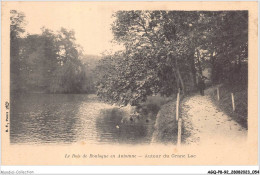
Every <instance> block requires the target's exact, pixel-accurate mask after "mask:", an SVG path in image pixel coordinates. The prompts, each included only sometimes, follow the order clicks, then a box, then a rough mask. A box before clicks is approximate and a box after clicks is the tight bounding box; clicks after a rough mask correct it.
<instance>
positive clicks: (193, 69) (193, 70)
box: [189, 53, 197, 89]
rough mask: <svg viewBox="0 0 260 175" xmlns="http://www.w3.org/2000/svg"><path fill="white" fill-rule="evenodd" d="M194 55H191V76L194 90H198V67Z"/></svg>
mask: <svg viewBox="0 0 260 175" xmlns="http://www.w3.org/2000/svg"><path fill="white" fill-rule="evenodd" d="M194 59H195V58H194V53H193V54H191V55H190V57H189V60H190V76H191V81H192V85H193V89H197V80H196V67H195V60H194Z"/></svg>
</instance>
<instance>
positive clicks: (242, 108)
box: [211, 84, 248, 129]
mask: <svg viewBox="0 0 260 175" xmlns="http://www.w3.org/2000/svg"><path fill="white" fill-rule="evenodd" d="M231 93H233V94H234V101H235V109H236V110H235V111H234V112H233V109H232V101H231ZM247 95H248V89H247V86H235V85H233V86H232V85H228V84H224V85H222V86H220V87H219V97H220V100H219V101H218V100H217V91H216V90H215V91H214V92H212V93H211V98H212V101H213V102H214V103H215V104H216V105H217V106H218V107H219V108H220V109H221V110H223V111H224V112H225V113H227V114H228V115H229V116H230V117H232V119H233V120H235V121H236V122H238V123H239V124H240V125H241V126H243V127H244V128H246V129H247V128H248V125H247V119H248V114H247V112H248V97H247Z"/></svg>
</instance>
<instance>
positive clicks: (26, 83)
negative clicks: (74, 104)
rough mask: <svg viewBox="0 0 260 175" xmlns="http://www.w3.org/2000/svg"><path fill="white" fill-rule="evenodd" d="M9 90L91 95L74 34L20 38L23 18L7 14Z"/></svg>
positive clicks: (45, 31)
mask: <svg viewBox="0 0 260 175" xmlns="http://www.w3.org/2000/svg"><path fill="white" fill-rule="evenodd" d="M11 14H12V17H11V89H12V90H13V91H16V92H17V91H23V92H24V91H25V92H50V93H83V92H93V88H92V89H91V84H93V82H92V80H90V78H89V76H88V75H86V70H85V69H86V68H87V67H86V66H85V65H84V64H83V63H82V62H81V58H82V57H83V55H82V51H81V50H80V46H79V45H77V44H76V40H75V33H74V31H69V30H66V29H64V28H61V30H60V31H58V32H57V33H55V32H53V31H51V30H49V29H46V28H42V34H40V35H38V34H35V35H27V36H25V37H22V36H21V33H22V32H24V28H23V27H22V26H23V24H24V22H23V21H24V17H25V16H24V15H23V14H22V13H18V12H17V11H11Z"/></svg>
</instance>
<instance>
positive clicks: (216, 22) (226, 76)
mask: <svg viewBox="0 0 260 175" xmlns="http://www.w3.org/2000/svg"><path fill="white" fill-rule="evenodd" d="M114 17H115V21H114V23H113V25H112V31H113V34H114V39H115V41H117V42H119V43H121V44H123V45H124V46H125V50H124V51H123V52H120V53H116V54H115V55H110V56H107V57H105V58H104V59H103V60H102V61H101V62H100V66H99V67H98V70H99V73H100V76H99V82H98V84H97V88H98V95H99V96H101V97H102V98H104V99H106V100H108V101H113V102H119V103H123V104H127V103H131V104H136V103H139V102H140V101H143V100H145V99H146V97H147V96H149V95H152V94H157V93H160V94H162V95H166V96H169V95H171V94H173V93H176V91H177V90H178V89H179V88H180V89H181V91H182V92H183V93H184V94H185V93H188V92H191V91H193V90H196V89H197V77H198V76H202V74H203V71H204V70H205V69H206V68H210V69H211V70H212V76H211V77H208V78H211V82H212V83H220V82H224V81H231V82H236V81H239V80H240V79H239V78H238V77H235V76H234V75H238V74H239V72H241V71H240V68H239V67H241V66H239V65H241V64H243V63H246V64H247V45H248V44H247V43H248V41H247V40H248V36H247V33H248V28H247V24H248V22H247V21H248V19H247V18H248V12H247V11H220V12H206V11H205V12H204V11H201V12H200V11H196V12H193V11H118V12H116V13H115V14H114ZM238 36H241V37H238ZM106 69H107V70H106ZM242 74H243V73H242ZM245 77H246V76H244V78H245Z"/></svg>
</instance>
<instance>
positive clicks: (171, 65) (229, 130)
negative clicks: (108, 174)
mask: <svg viewBox="0 0 260 175" xmlns="http://www.w3.org/2000/svg"><path fill="white" fill-rule="evenodd" d="M139 3H141V2H139ZM147 3H148V4H149V2H147ZM175 3H177V2H175ZM233 3H234V2H233ZM119 4H120V3H119ZM121 4H122V6H120V5H115V3H112V2H110V3H109V2H108V3H107V4H106V3H103V4H101V3H98V2H77V3H73V2H5V3H4V4H3V5H2V15H3V17H2V20H3V22H4V24H6V25H5V26H4V25H2V28H4V29H2V31H3V32H5V34H8V36H7V35H5V38H3V36H2V39H3V40H2V47H3V46H4V47H5V48H7V49H8V50H6V49H4V50H3V52H5V54H6V55H9V57H4V56H3V53H2V71H4V70H6V72H7V74H4V73H2V79H3V78H6V79H8V80H6V81H3V80H2V83H4V84H5V87H7V88H5V89H6V94H5V95H6V97H7V98H5V99H4V100H3V98H2V114H4V115H3V116H4V117H3V118H4V119H3V118H2V125H1V126H2V131H1V132H2V143H3V139H5V138H6V140H5V144H4V145H2V154H3V155H5V154H6V156H5V158H4V159H3V157H2V162H7V163H8V164H12V163H14V162H20V163H19V164H22V165H23V164H27V163H33V160H35V158H32V157H31V155H32V154H34V153H35V152H38V151H41V150H44V151H43V152H40V153H39V154H42V155H40V157H42V158H43V157H44V152H45V151H46V152H48V154H54V155H56V156H57V157H59V158H57V159H59V160H57V161H56V163H54V162H55V157H54V160H53V161H49V162H48V163H47V164H63V163H62V161H60V160H61V159H64V162H65V164H86V165H88V164H97V165H98V164H103V163H104V164H114V163H111V161H112V162H113V161H115V164H120V161H121V159H124V160H123V162H124V163H123V162H122V163H123V164H130V165H132V164H137V165H139V164H147V165H150V164H156V162H157V164H159V165H165V164H168V165H174V164H176V162H177V164H185V161H187V162H188V164H200V160H201V164H202V165H203V164H205V163H206V162H207V160H206V159H207V157H202V156H201V155H202V154H204V153H205V154H206V155H207V154H208V156H209V155H210V156H209V157H210V158H209V159H208V160H209V162H208V163H209V164H222V163H223V164H225V163H224V162H222V161H221V160H224V161H227V164H229V165H230V164H257V151H258V149H257V147H258V146H257V143H258V140H257V136H258V133H257V132H256V133H252V132H249V131H253V132H254V131H257V129H258V125H257V118H258V117H257V93H258V90H257V49H256V50H255V51H256V54H255V53H253V54H249V53H250V52H249V51H250V48H251V49H252V48H255V47H254V45H257V42H255V40H250V36H251V37H253V38H256V41H257V34H255V33H257V29H255V28H257V24H251V23H250V22H251V20H250V14H251V13H250V8H249V7H252V9H253V6H254V4H251V6H249V7H248V6H244V7H245V8H243V6H239V5H238V7H237V8H236V6H234V9H228V8H227V7H226V8H219V9H214V8H212V7H214V5H211V6H207V7H211V8H210V9H208V10H207V8H204V9H203V8H202V9H201V8H200V3H197V7H198V8H190V6H187V7H189V8H187V9H186V10H185V9H183V7H185V4H183V5H182V6H181V7H180V8H179V9H178V8H177V9H176V6H174V4H173V6H169V8H162V7H160V6H159V8H154V7H156V6H155V5H156V4H153V3H152V2H151V3H150V6H146V5H145V3H144V4H143V6H141V7H143V8H136V7H138V6H137V5H136V4H137V3H132V4H131V3H130V6H127V4H125V5H124V3H121ZM162 4H164V3H162ZM169 4H170V3H169ZM180 4H181V3H180ZM234 4H235V3H234ZM131 5H132V6H131ZM164 5H165V4H164ZM190 5H191V4H190ZM126 6H127V8H126ZM121 7H122V8H121ZM151 7H153V8H151ZM163 7H165V6H163ZM171 7H174V8H171ZM241 7H242V8H241ZM256 7H257V5H256ZM229 8H230V7H229ZM253 10H255V9H253ZM256 13H257V10H256ZM251 17H252V16H251ZM255 18H256V19H257V17H255ZM7 24H8V25H7ZM250 25H252V26H253V29H255V30H256V32H255V33H254V32H251V31H250V30H253V29H252V27H250ZM2 35H3V33H2ZM3 42H5V43H4V44H3ZM7 60H8V61H7ZM3 62H4V65H5V66H6V67H9V68H5V69H4V70H3V67H5V66H4V65H3ZM250 64H251V65H250ZM250 71H251V74H252V73H253V74H254V75H253V76H249V74H250ZM5 75H6V76H5ZM8 77H9V78H8ZM249 77H251V79H250V78H249ZM2 89H3V85H2ZM2 93H3V91H2ZM250 93H253V96H252V95H251V96H249V95H250ZM255 93H256V94H255ZM8 94H9V95H8ZM2 95H3V94H2ZM252 98H253V99H252ZM249 99H252V100H251V101H250V102H251V104H250V102H249ZM255 99H256V100H255ZM252 102H253V104H252ZM251 108H252V110H253V111H251V113H250V114H252V113H253V115H250V114H249V110H250V109H251ZM3 121H4V122H3ZM250 121H251V125H250ZM252 123H253V125H252ZM254 123H255V125H254ZM252 134H253V135H252ZM3 135H4V136H3ZM5 145H7V146H6V147H5ZM251 145H254V146H252V147H251V148H252V149H251V150H248V147H250V146H251ZM19 148H21V150H22V151H21V154H18V155H17V156H18V157H13V158H12V159H11V158H10V157H9V156H7V155H8V154H9V153H10V152H12V151H11V150H12V149H13V150H17V149H19ZM52 148H53V149H52ZM197 148H198V149H197ZM205 148H207V149H205ZM224 148H226V149H224ZM50 149H52V151H50ZM128 149H129V150H128ZM8 150H9V151H8ZM99 150H102V151H99ZM117 150H118V151H117ZM190 150H191V151H190ZM207 150H210V151H208V152H207ZM216 150H217V151H216ZM146 151H148V152H146ZM164 151H165V152H164ZM112 153H113V155H114V156H115V158H114V160H108V159H111V158H113V156H112V155H111V154H112ZM222 153H223V155H222ZM164 154H165V155H168V156H169V159H165V157H167V156H163V155H164ZM215 154H216V155H215ZM227 154H230V155H227ZM238 154H239V155H241V156H242V157H243V158H242V160H237V157H239V155H238ZM12 155H13V156H14V153H12ZM21 155H29V156H28V157H26V158H25V157H23V158H21ZM252 155H254V157H252ZM226 156H228V157H229V158H227V157H226ZM45 157H46V160H47V159H48V160H49V159H53V157H49V156H47V154H45ZM47 157H48V158H47ZM219 157H220V158H219ZM248 157H252V159H250V160H249V158H248ZM84 158H85V159H84ZM106 158H107V159H106ZM24 159H28V160H24ZM66 159H70V160H66ZM71 159H72V160H71ZM79 159H81V160H80V161H79ZM86 159H87V161H86ZM93 159H94V160H93ZM105 159H106V161H110V162H109V163H107V162H106V161H104V160H105ZM127 159H130V160H129V161H130V162H129V163H127ZM139 159H140V161H139V162H138V161H137V160H139ZM146 159H148V161H145V160H146ZM161 159H164V160H162V161H161V163H160V161H159V162H158V160H161ZM74 160H75V162H73V161H74ZM78 161H79V162H78ZM172 161H173V162H172ZM196 161H197V162H196ZM141 162H142V163H141ZM35 163H36V164H46V162H45V161H44V160H37V161H36V162H35ZM33 164H34V163H33ZM206 164H207V163H206Z"/></svg>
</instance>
